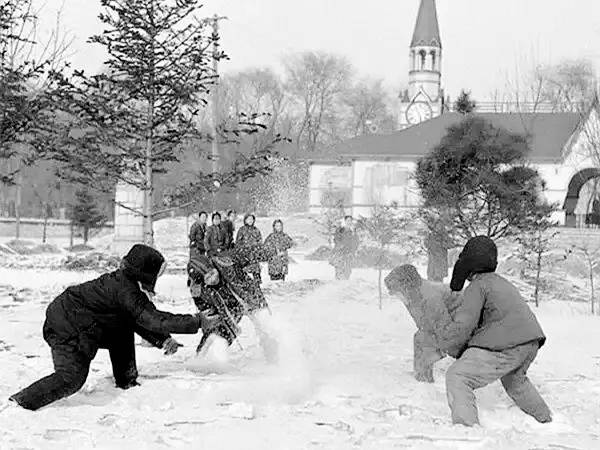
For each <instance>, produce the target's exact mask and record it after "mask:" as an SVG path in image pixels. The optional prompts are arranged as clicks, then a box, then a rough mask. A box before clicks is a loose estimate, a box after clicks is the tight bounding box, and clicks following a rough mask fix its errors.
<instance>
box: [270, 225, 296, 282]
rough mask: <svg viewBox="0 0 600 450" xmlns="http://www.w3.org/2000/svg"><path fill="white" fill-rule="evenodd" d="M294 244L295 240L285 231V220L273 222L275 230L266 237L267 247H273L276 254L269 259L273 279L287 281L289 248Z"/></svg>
mask: <svg viewBox="0 0 600 450" xmlns="http://www.w3.org/2000/svg"><path fill="white" fill-rule="evenodd" d="M293 246H294V241H292V238H291V237H289V236H288V235H287V234H285V233H284V232H283V222H282V221H281V220H279V219H277V220H276V221H274V222H273V232H272V233H271V234H269V236H267V239H265V247H268V248H271V249H272V250H273V253H274V254H275V256H274V257H273V258H271V259H269V276H270V277H271V280H282V281H285V277H286V275H287V274H288V265H289V258H288V250H289V249H290V248H292V247H293Z"/></svg>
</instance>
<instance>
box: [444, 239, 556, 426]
mask: <svg viewBox="0 0 600 450" xmlns="http://www.w3.org/2000/svg"><path fill="white" fill-rule="evenodd" d="M497 256H498V250H497V248H496V244H495V243H494V242H493V241H492V240H491V239H490V238H488V237H486V236H477V237H475V238H472V239H470V240H469V241H468V242H467V244H466V245H465V247H464V249H463V251H462V252H461V254H460V255H459V258H458V260H457V262H456V264H455V265H454V270H453V273H452V281H451V283H450V287H451V289H452V290H453V291H456V292H458V291H461V290H462V288H463V286H464V284H465V281H466V280H469V281H470V284H469V285H468V286H467V288H466V289H465V290H464V292H463V294H462V296H461V297H460V299H461V301H460V304H459V305H458V306H457V308H456V310H455V311H454V312H453V313H452V314H451V316H452V321H451V322H450V323H448V324H443V325H442V326H440V327H439V328H438V329H437V333H438V334H439V335H440V336H441V337H442V339H441V340H440V342H442V343H444V344H445V345H443V346H442V349H441V350H442V351H443V350H446V349H447V348H448V346H450V345H452V346H455V347H456V346H458V347H463V346H464V349H465V350H464V351H463V352H461V353H460V354H459V355H458V357H459V358H458V359H457V360H456V361H455V362H454V363H453V364H452V366H450V368H449V369H448V372H447V373H446V391H447V396H448V403H449V406H450V410H451V412H452V421H453V422H454V423H457V424H462V425H466V426H472V425H475V424H478V423H479V417H478V413H477V405H476V402H475V393H474V391H475V390H476V389H479V388H482V387H484V386H486V385H488V384H490V383H492V382H494V381H496V380H498V379H499V380H500V381H501V382H502V386H503V387H504V389H505V390H506V392H507V394H508V395H509V397H510V398H511V399H512V400H513V401H514V402H515V403H516V404H517V406H518V407H519V408H521V410H522V411H524V412H525V413H527V414H529V415H530V416H532V417H534V418H535V419H536V420H537V421H538V422H541V423H546V422H551V421H552V413H551V412H550V409H549V408H548V406H547V405H546V403H545V402H544V400H543V399H542V397H541V396H540V394H539V392H538V391H537V389H536V388H535V386H534V385H533V384H532V383H531V381H529V378H528V377H527V370H528V369H529V366H530V365H531V363H532V362H533V361H534V359H535V357H536V355H537V353H538V350H539V349H540V347H541V346H542V345H544V343H545V341H546V337H545V336H544V333H543V331H542V328H541V327H540V324H539V323H538V321H537V319H536V317H535V315H534V314H533V312H532V311H531V309H530V308H529V306H528V305H527V303H526V302H525V300H523V298H522V297H521V295H520V294H519V291H518V290H517V288H516V287H515V286H514V285H513V284H512V283H511V282H510V281H508V280H507V279H505V278H504V277H502V276H500V275H498V274H496V273H495V271H496V266H497Z"/></svg>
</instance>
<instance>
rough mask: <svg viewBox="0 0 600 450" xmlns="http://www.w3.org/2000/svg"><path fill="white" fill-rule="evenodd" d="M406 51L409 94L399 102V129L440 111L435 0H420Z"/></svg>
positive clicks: (440, 57) (439, 51) (440, 48)
mask: <svg viewBox="0 0 600 450" xmlns="http://www.w3.org/2000/svg"><path fill="white" fill-rule="evenodd" d="M420 2H421V3H420V5H419V14H418V16H417V22H416V24H415V30H414V33H413V37H412V41H411V43H410V52H409V63H408V67H409V72H408V92H405V93H404V95H403V96H401V100H400V115H399V118H400V127H401V128H405V127H407V126H410V125H414V124H415V123H418V122H422V121H423V120H428V119H430V118H432V117H436V116H438V115H440V114H441V113H442V112H443V111H442V108H443V102H444V98H443V90H442V39H441V38H440V27H439V25H438V17H437V9H436V7H435V0H420Z"/></svg>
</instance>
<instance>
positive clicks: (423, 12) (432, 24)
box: [410, 0, 442, 48]
mask: <svg viewBox="0 0 600 450" xmlns="http://www.w3.org/2000/svg"><path fill="white" fill-rule="evenodd" d="M410 46H411V47H420V46H424V47H437V48H442V40H441V39H440V27H439V26H438V18H437V9H436V7H435V0H421V6H420V7H419V15H418V16H417V23H416V24H415V31H414V33H413V38H412V42H411V44H410Z"/></svg>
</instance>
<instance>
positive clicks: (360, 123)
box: [343, 79, 394, 136]
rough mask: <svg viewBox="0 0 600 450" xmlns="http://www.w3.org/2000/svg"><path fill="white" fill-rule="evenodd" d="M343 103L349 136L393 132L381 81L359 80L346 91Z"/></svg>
mask: <svg viewBox="0 0 600 450" xmlns="http://www.w3.org/2000/svg"><path fill="white" fill-rule="evenodd" d="M343 103H344V105H345V106H346V109H347V111H346V118H345V120H346V121H347V123H348V125H347V128H348V134H349V135H350V136H360V135H364V134H371V133H386V132H391V131H393V129H394V117H393V115H392V113H391V110H390V103H391V102H390V98H389V95H388V93H387V92H386V91H385V89H384V87H383V82H382V80H369V79H363V80H360V81H359V82H357V83H356V84H354V85H353V86H351V87H350V88H349V89H348V90H347V92H346V93H345V95H344V99H343Z"/></svg>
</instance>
